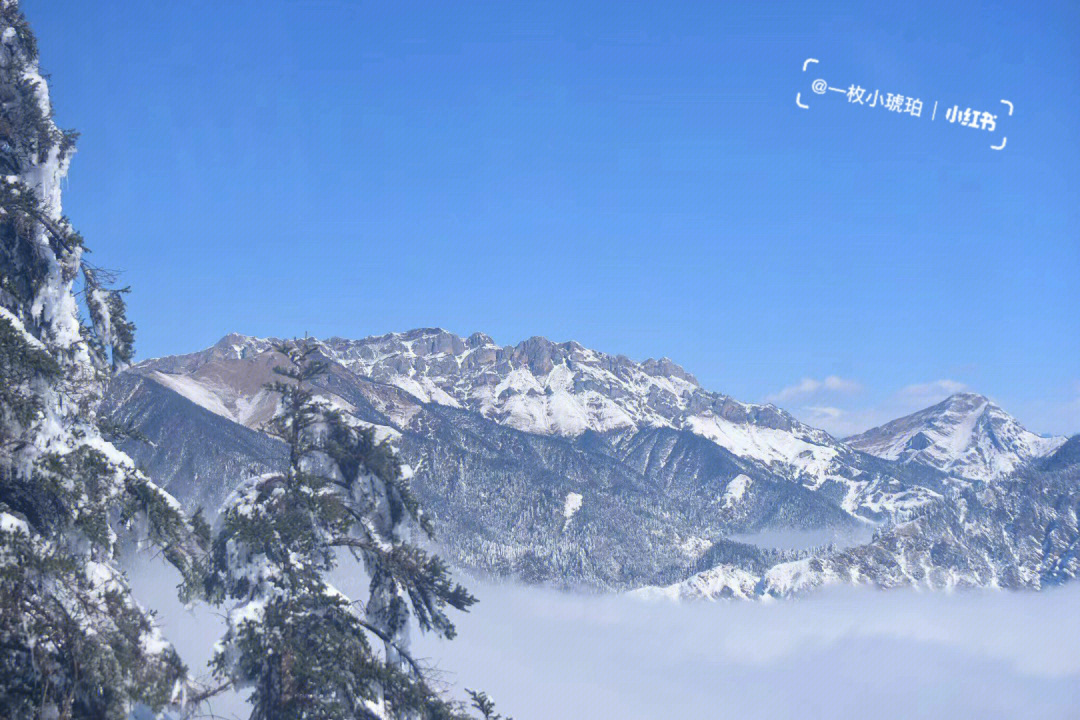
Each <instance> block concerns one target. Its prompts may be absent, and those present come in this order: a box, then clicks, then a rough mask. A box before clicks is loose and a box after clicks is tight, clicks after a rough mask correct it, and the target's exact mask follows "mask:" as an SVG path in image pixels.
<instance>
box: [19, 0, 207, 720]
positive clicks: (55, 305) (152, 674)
mask: <svg viewBox="0 0 1080 720" xmlns="http://www.w3.org/2000/svg"><path fill="white" fill-rule="evenodd" d="M74 138H75V136H74V133H64V132H61V131H59V130H58V129H57V127H56V125H55V124H54V123H53V120H52V108H51V105H50V102H49V94H48V88H47V87H46V84H45V80H44V78H43V77H42V76H41V74H40V72H39V71H38V61H37V45H36V41H35V39H34V36H33V34H32V33H31V31H30V28H29V26H28V25H27V22H26V20H25V18H24V17H23V15H22V13H21V12H20V11H19V8H18V4H17V2H16V1H15V0H0V708H2V712H0V715H2V716H3V717H4V718H7V719H10V720H22V718H87V719H89V718H94V719H95V720H96V719H98V718H117V719H121V718H126V717H127V716H128V715H129V713H130V711H131V709H132V708H133V707H134V706H135V705H136V704H137V703H142V704H145V705H148V706H150V707H151V708H155V709H156V708H161V707H162V706H163V705H165V704H166V703H168V702H170V701H173V700H176V699H178V697H177V696H178V694H180V693H181V691H182V689H183V685H182V680H183V679H184V677H185V668H184V666H183V664H182V663H181V661H180V659H179V658H178V657H177V655H176V653H175V652H174V651H173V650H172V648H171V647H170V646H169V645H168V643H166V642H165V641H164V640H163V638H162V637H161V635H160V633H159V632H158V631H157V630H156V629H155V628H154V626H153V624H152V621H151V616H150V614H148V613H147V612H145V611H144V610H143V609H142V608H140V607H139V606H138V604H137V603H136V602H135V601H134V600H133V599H132V597H131V594H130V592H129V589H128V585H127V582H126V580H125V578H124V577H123V575H122V574H121V573H120V571H119V570H118V568H117V564H116V562H115V553H116V548H117V545H118V542H119V541H120V537H121V535H120V533H122V532H124V531H134V532H135V533H137V534H136V535H135V537H137V538H138V539H139V540H143V541H149V542H152V543H155V544H157V545H158V546H159V547H160V548H162V549H163V550H164V552H165V554H166V556H167V557H168V558H169V559H170V560H171V561H172V562H173V563H174V564H175V565H176V566H177V567H178V568H180V569H181V572H182V573H183V575H184V577H185V579H186V581H187V582H188V583H190V584H191V586H192V587H197V586H198V582H197V578H198V577H199V572H198V571H199V563H200V559H199V557H200V551H199V547H198V545H199V543H198V541H197V538H198V537H199V536H200V535H203V536H204V537H205V535H206V534H207V533H206V532H205V528H200V530H202V531H203V532H201V533H199V532H193V528H192V527H191V526H190V525H188V523H187V522H186V520H185V518H184V516H183V515H182V513H181V512H180V510H179V508H178V506H177V505H176V503H175V501H174V500H173V499H172V498H171V497H170V496H169V495H167V494H166V493H164V492H163V491H162V490H160V489H159V488H157V487H156V486H155V485H154V484H153V483H151V482H150V481H149V480H148V479H147V478H146V477H145V476H144V475H142V474H141V473H140V472H138V471H137V470H136V468H135V467H134V465H133V464H132V462H131V460H130V459H129V458H128V457H127V456H126V455H124V454H122V453H120V452H118V451H117V450H116V449H115V448H114V447H112V446H111V445H110V444H109V443H108V442H106V441H105V440H104V439H103V438H102V437H101V434H100V432H99V429H98V426H97V424H96V419H95V415H94V411H93V408H94V406H95V403H96V400H97V399H98V397H99V396H100V393H101V390H102V385H103V382H104V380H105V379H106V377H107V375H108V373H109V371H110V369H111V368H112V367H115V366H118V365H121V364H123V363H125V362H126V361H127V360H128V359H129V358H130V357H131V341H132V336H131V334H132V330H133V326H132V325H131V324H130V323H129V322H128V321H127V320H126V319H125V318H124V314H123V310H124V306H123V301H122V298H120V296H119V295H118V294H116V292H115V291H113V290H110V289H108V288H107V287H106V286H105V285H104V284H103V283H102V282H101V281H100V280H101V278H102V277H103V275H102V274H101V273H100V272H95V271H94V269H93V268H92V267H91V266H89V265H88V264H87V263H86V262H85V261H84V259H83V252H84V247H83V242H82V238H80V237H79V235H78V233H76V232H75V231H74V230H73V229H72V227H71V224H70V223H69V222H68V220H67V219H66V218H64V217H63V215H62V214H61V211H60V180H61V178H62V177H63V176H64V175H65V173H66V171H67V164H68V159H69V156H70V154H71V151H72V146H73V142H74ZM80 273H82V274H83V281H82V284H83V290H84V292H85V297H86V303H87V306H88V308H89V314H90V316H91V321H92V325H86V324H84V323H83V322H82V321H81V319H80V317H79V311H78V303H77V300H76V294H75V292H74V285H75V283H76V281H77V280H78V277H79V275H80Z"/></svg>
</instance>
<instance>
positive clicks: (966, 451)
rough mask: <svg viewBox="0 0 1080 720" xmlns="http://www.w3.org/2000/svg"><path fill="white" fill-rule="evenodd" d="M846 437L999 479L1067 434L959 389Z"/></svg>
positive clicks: (892, 454)
mask: <svg viewBox="0 0 1080 720" xmlns="http://www.w3.org/2000/svg"><path fill="white" fill-rule="evenodd" d="M846 442H847V444H848V445H850V446H851V447H853V448H855V449H857V450H862V451H863V452H866V453H870V454H871V455H876V456H878V457H881V458H885V459H887V460H897V461H899V462H902V463H918V464H922V465H926V466H928V467H932V468H936V469H938V470H942V471H945V472H948V473H951V474H954V475H958V476H961V477H965V478H970V479H976V480H994V479H997V478H1001V477H1004V476H1006V475H1008V474H1009V473H1011V472H1013V471H1015V470H1017V469H1018V468H1020V467H1022V466H1023V465H1024V464H1026V463H1028V462H1030V461H1031V460H1033V459H1035V458H1039V457H1044V456H1046V455H1049V454H1050V453H1052V452H1053V451H1054V450H1056V449H1057V448H1058V447H1060V446H1061V445H1062V444H1063V443H1064V442H1065V438H1062V437H1056V438H1044V437H1040V436H1038V435H1036V434H1035V433H1032V432H1030V431H1028V430H1026V429H1024V427H1023V426H1021V425H1020V423H1019V422H1017V421H1016V419H1015V418H1013V417H1012V416H1010V415H1009V414H1008V413H1006V412H1005V411H1004V410H1002V409H1001V408H999V407H998V406H997V405H995V404H994V403H993V402H991V401H990V400H988V399H987V398H985V397H983V396H982V395H975V394H973V393H959V394H956V395H953V396H951V397H949V398H947V399H946V400H944V401H943V402H941V403H938V404H937V405H934V406H933V407H929V408H927V409H925V410H921V411H919V412H917V413H914V414H912V415H908V416H906V417H902V418H899V419H897V420H893V421H892V422H890V423H888V424H886V425H882V426H881V427H877V428H874V429H872V430H867V431H866V432H864V433H861V434H859V435H855V436H854V437H850V438H848V439H847V441H846Z"/></svg>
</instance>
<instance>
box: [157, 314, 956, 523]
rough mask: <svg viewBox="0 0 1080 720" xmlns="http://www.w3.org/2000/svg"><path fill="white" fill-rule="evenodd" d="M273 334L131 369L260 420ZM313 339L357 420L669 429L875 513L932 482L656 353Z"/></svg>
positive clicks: (566, 430) (427, 339)
mask: <svg viewBox="0 0 1080 720" xmlns="http://www.w3.org/2000/svg"><path fill="white" fill-rule="evenodd" d="M276 342H277V341H275V340H273V339H261V338H251V337H246V336H243V335H228V336H226V337H225V338H223V339H222V340H221V341H220V342H219V343H217V344H216V345H215V346H214V347H211V348H208V349H207V350H204V351H201V352H198V353H193V354H191V355H185V356H179V357H170V358H161V359H156V360H151V361H147V362H145V363H143V364H142V365H141V366H140V368H139V372H141V373H144V374H147V373H156V374H155V375H153V377H154V378H155V379H156V380H157V381H159V382H161V383H162V384H165V385H168V386H170V387H172V388H173V389H174V390H176V391H177V392H180V393H181V394H185V395H186V396H187V397H189V399H191V400H193V401H194V402H196V403H197V404H200V405H202V406H203V407H206V408H207V409H209V410H211V411H212V412H216V413H218V414H221V415H223V416H225V417H229V418H230V419H233V420H236V421H238V422H240V423H242V424H245V425H247V426H248V427H257V426H258V425H259V423H260V422H262V421H265V419H266V418H267V417H269V414H270V413H272V411H273V399H272V398H270V397H269V396H268V395H266V394H265V393H261V394H260V389H259V388H260V387H261V385H262V384H263V383H264V382H265V381H266V380H267V379H269V377H270V365H269V364H268V363H270V362H272V361H271V360H270V359H269V358H271V357H272V355H273V353H271V352H270V351H271V350H272V348H273V347H274V345H275V343H276ZM320 347H321V350H322V352H323V353H324V355H325V356H326V357H327V359H329V360H331V361H332V367H333V369H334V371H335V377H336V378H337V380H339V381H340V384H343V385H349V384H350V382H352V381H351V380H349V377H348V376H351V377H352V378H353V379H356V378H360V379H363V380H365V381H368V382H367V384H366V385H365V386H364V387H363V389H364V392H366V393H367V394H368V395H373V394H376V393H377V394H379V395H380V397H378V398H374V397H371V398H369V399H370V404H371V405H373V406H374V407H375V408H376V409H377V411H378V412H377V413H376V414H377V415H378V417H376V416H374V415H371V414H370V413H369V414H368V415H367V416H364V417H362V418H361V419H364V420H367V421H369V422H374V423H377V424H381V425H385V426H388V427H391V428H397V429H403V428H407V427H408V425H409V423H410V422H412V418H413V417H414V416H415V415H416V413H417V412H418V408H420V407H422V406H424V405H441V406H444V407H450V408H456V409H461V410H465V411H469V412H473V413H476V414H478V415H480V416H482V417H483V418H485V419H487V420H490V421H492V422H495V423H497V424H499V425H503V426H507V427H510V428H514V429H516V430H520V431H522V432H526V433H530V434H535V435H545V436H551V437H561V438H567V439H574V438H578V437H582V436H583V435H585V434H587V433H599V434H625V433H634V432H641V431H644V430H646V429H649V428H668V429H673V430H677V431H680V432H688V433H692V434H695V435H698V436H701V437H704V438H706V439H708V440H709V441H711V442H712V443H713V444H715V445H718V446H720V447H722V448H724V449H726V450H728V451H730V452H731V453H733V454H734V455H736V456H738V457H740V458H743V459H745V460H747V461H748V462H752V463H755V464H758V465H760V466H762V467H763V468H765V469H766V470H767V472H768V473H770V474H774V475H778V476H781V477H784V478H787V479H789V480H793V481H795V482H798V483H800V484H802V485H803V486H804V487H806V488H808V489H811V490H814V491H819V492H822V493H823V494H825V495H828V496H829V497H831V498H833V499H834V500H835V501H836V502H837V503H840V504H841V505H842V506H843V509H844V510H845V511H846V512H847V513H849V514H852V515H858V516H861V517H863V518H868V519H875V520H876V519H880V518H882V517H885V516H888V515H889V514H891V513H894V512H904V511H908V510H910V509H911V508H912V507H916V506H918V505H920V504H923V503H925V502H927V501H928V500H929V499H930V497H931V493H930V492H929V491H927V490H924V489H923V488H930V489H931V490H932V489H934V488H935V487H936V484H937V479H936V478H932V477H928V478H927V479H926V480H925V481H919V482H915V483H907V482H905V483H904V486H903V487H897V486H896V485H895V484H893V483H891V482H888V480H889V479H891V472H886V473H885V475H886V476H889V477H888V478H886V477H885V476H883V475H882V473H881V470H882V467H881V466H880V465H875V464H874V463H872V462H868V458H866V457H865V456H862V455H861V454H860V453H857V452H853V451H852V450H851V449H850V448H848V447H847V446H845V445H844V444H843V443H840V442H838V441H836V440H835V439H834V438H832V437H831V436H830V435H829V434H828V433H826V432H824V431H822V430H818V429H816V428H812V427H810V426H808V425H805V424H803V423H801V422H799V421H798V420H796V419H795V418H794V417H792V416H791V415H789V414H788V413H786V412H784V411H783V410H781V409H779V408H776V407H774V406H772V405H754V404H746V403H741V402H739V401H737V400H735V399H733V398H730V397H728V396H725V395H722V394H719V393H713V392H709V391H707V390H705V389H703V388H701V387H700V386H699V385H698V383H697V381H696V380H695V379H694V377H693V375H691V374H689V373H687V372H686V371H685V370H683V369H682V368H680V367H679V366H678V365H676V364H675V363H673V362H672V361H670V360H667V359H662V360H646V361H645V362H642V363H636V362H634V361H632V360H629V359H628V358H626V357H623V356H613V355H607V354H604V353H600V352H597V351H594V350H590V349H588V348H585V347H583V346H581V345H580V344H578V343H575V342H566V343H554V342H551V341H549V340H546V339H544V338H538V337H534V338H530V339H528V340H525V341H523V342H521V343H519V344H518V345H515V346H499V345H497V344H495V343H494V342H493V341H492V340H491V338H489V337H488V336H486V335H483V334H481V333H475V334H473V335H471V336H469V337H468V338H461V337H459V336H457V335H454V334H453V333H449V332H447V331H445V330H437V329H419V330H412V331H409V332H405V333H392V334H389V335H383V336H378V337H371V338H365V339H362V340H346V339H342V338H330V339H328V340H325V341H320ZM260 363H261V365H260ZM376 387H378V388H379V389H378V390H376V389H375V388H376ZM361 405H363V403H361ZM350 412H354V410H350Z"/></svg>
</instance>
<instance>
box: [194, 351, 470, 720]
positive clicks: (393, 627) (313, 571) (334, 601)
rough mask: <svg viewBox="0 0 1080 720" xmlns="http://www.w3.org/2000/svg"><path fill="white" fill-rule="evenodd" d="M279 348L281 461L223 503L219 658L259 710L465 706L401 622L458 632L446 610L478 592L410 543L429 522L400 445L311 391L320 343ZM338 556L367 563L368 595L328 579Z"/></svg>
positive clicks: (215, 567) (341, 712)
mask: <svg viewBox="0 0 1080 720" xmlns="http://www.w3.org/2000/svg"><path fill="white" fill-rule="evenodd" d="M279 351H280V353H281V354H282V355H283V356H284V358H285V363H284V366H279V367H277V368H275V369H276V370H277V372H278V373H279V374H280V375H281V376H282V379H281V380H279V381H277V382H274V383H272V384H270V386H269V387H270V389H272V390H273V391H275V392H276V393H278V394H279V395H280V398H281V400H280V406H279V412H278V414H277V415H276V417H275V418H274V420H273V421H272V423H271V427H270V432H271V433H272V434H274V435H276V436H277V437H279V438H280V439H282V440H283V441H284V442H285V443H286V444H287V446H288V448H289V458H288V466H287V467H286V468H285V469H284V472H282V473H277V474H270V475H266V476H263V477H259V478H256V479H253V480H251V481H249V482H248V483H247V484H245V485H243V486H241V488H239V489H238V491H237V492H236V493H235V495H234V497H233V499H232V501H231V502H230V503H229V504H228V505H227V507H226V509H225V511H224V515H223V519H222V524H221V529H220V532H219V533H218V534H217V536H216V537H215V539H214V544H213V551H212V559H211V563H210V564H211V567H210V572H209V574H208V576H207V578H208V579H207V594H208V597H210V598H211V599H213V600H215V601H217V602H219V603H220V602H230V603H231V605H232V607H231V609H230V612H229V614H228V624H227V630H226V634H225V637H224V639H223V641H222V642H221V644H220V646H219V650H218V652H217V654H216V656H215V657H214V659H213V667H214V670H215V672H216V674H217V675H218V676H219V677H221V678H223V679H225V680H226V682H227V683H228V684H230V685H232V686H234V687H243V688H250V690H251V696H250V701H251V703H252V713H251V717H252V718H253V720H269V719H271V718H273V719H275V720H277V719H281V720H288V719H291V718H320V719H321V718H328V719H329V718H449V717H462V716H463V715H462V713H461V711H460V710H459V709H457V708H456V707H455V706H453V705H452V704H450V703H448V702H446V701H445V700H443V699H442V698H441V697H440V696H439V694H438V693H437V692H436V691H435V690H434V689H433V688H432V685H431V682H430V680H429V678H428V677H427V675H426V673H425V672H424V669H423V668H421V667H420V665H419V664H418V663H416V662H415V661H414V660H413V659H412V657H411V656H410V655H409V652H408V648H407V632H408V627H409V623H410V618H412V619H415V621H416V623H417V624H418V625H419V627H420V628H421V629H422V630H424V631H433V632H435V633H438V634H439V635H441V636H444V637H447V638H450V637H453V635H454V626H453V624H452V623H451V621H450V619H449V618H448V617H447V615H446V611H447V609H448V608H456V609H458V610H465V609H466V608H468V607H469V606H470V605H472V604H473V603H474V602H475V599H474V598H473V597H472V596H471V595H470V594H469V593H468V592H467V591H466V590H465V589H464V588H463V587H461V586H460V585H457V584H455V583H454V582H453V581H452V580H451V579H450V577H449V573H448V572H447V569H446V567H445V566H444V565H443V563H442V562H441V560H440V559H439V558H438V557H436V556H433V555H430V554H428V553H427V552H425V551H424V550H422V549H421V548H419V547H417V546H416V545H414V544H412V543H411V542H410V541H409V534H410V532H411V531H414V530H419V531H420V532H425V533H430V532H431V527H430V525H429V523H428V520H427V518H426V517H425V516H424V515H423V513H422V512H421V510H420V508H419V506H418V504H417V501H416V499H415V498H414V497H413V495H412V493H411V492H410V490H409V487H408V484H407V482H406V481H405V479H404V478H403V476H402V471H401V467H400V465H399V463H398V460H397V457H396V456H395V454H394V453H393V452H392V451H391V450H390V448H389V447H388V446H387V445H386V444H385V443H377V442H375V438H374V433H373V432H372V430H371V429H370V428H365V427H358V426H356V425H353V424H350V423H349V422H348V421H347V420H346V418H345V417H344V416H343V415H342V414H341V413H339V412H338V411H336V410H334V409H333V408H331V407H330V406H328V405H327V404H326V403H324V402H322V401H320V400H319V399H317V398H316V397H315V395H314V392H313V390H312V385H311V383H312V381H313V380H314V379H315V378H316V377H318V376H319V375H320V374H321V373H323V372H324V370H325V365H324V363H323V362H322V361H320V360H319V359H317V357H316V352H317V346H316V345H314V344H310V343H303V342H294V343H291V344H287V345H283V346H281V347H280V348H279ZM339 559H351V560H353V561H355V562H356V563H357V564H358V565H359V564H362V566H363V568H364V569H365V570H366V573H367V575H368V577H369V578H370V585H369V593H368V598H367V601H366V603H358V602H353V601H351V600H350V599H349V598H347V597H346V596H345V595H343V594H342V593H341V592H339V591H338V590H337V589H335V588H333V587H332V586H331V585H330V584H328V582H327V580H326V576H327V574H328V573H329V572H330V571H331V570H332V569H333V568H334V567H335V566H336V565H337V563H338V561H339ZM380 646H381V647H380Z"/></svg>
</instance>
